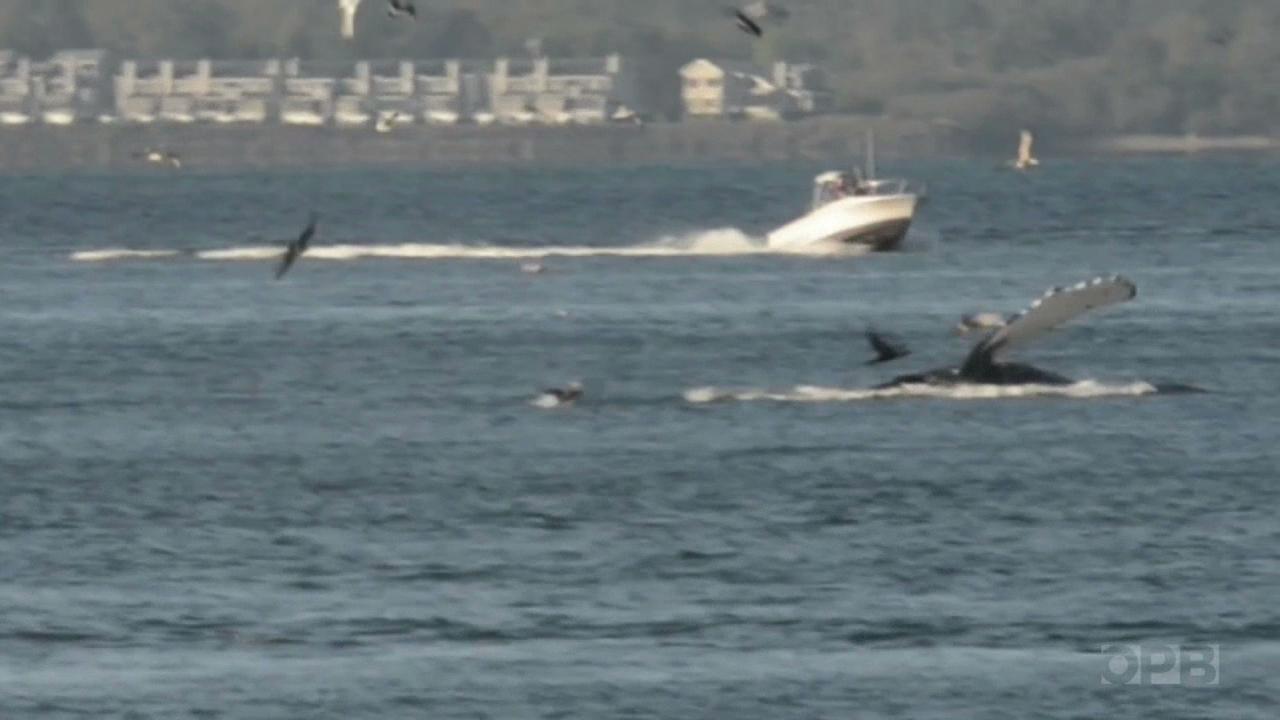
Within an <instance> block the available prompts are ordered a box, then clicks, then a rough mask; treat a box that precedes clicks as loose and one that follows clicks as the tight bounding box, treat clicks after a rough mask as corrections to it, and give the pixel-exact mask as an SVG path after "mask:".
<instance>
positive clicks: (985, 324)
mask: <svg viewBox="0 0 1280 720" xmlns="http://www.w3.org/2000/svg"><path fill="white" fill-rule="evenodd" d="M1006 324H1008V321H1007V320H1006V319H1005V316H1004V315H1002V314H1000V313H994V312H984V313H970V314H968V315H962V316H960V322H959V323H957V324H956V334H957V335H967V334H969V333H970V332H973V331H974V330H990V329H994V328H1002V327H1004V326H1005V325H1006Z"/></svg>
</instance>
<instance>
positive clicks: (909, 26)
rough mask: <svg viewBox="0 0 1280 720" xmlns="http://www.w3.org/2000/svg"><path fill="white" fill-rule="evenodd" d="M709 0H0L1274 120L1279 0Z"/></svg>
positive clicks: (895, 93)
mask: <svg viewBox="0 0 1280 720" xmlns="http://www.w3.org/2000/svg"><path fill="white" fill-rule="evenodd" d="M726 4H727V3H725V2H719V1H718V0H705V1H704V0H680V1H677V0H645V1H643V2H641V1H639V0H625V1H624V0H458V1H454V2H445V1H443V0H437V1H428V0H421V1H420V2H419V3H418V5H419V20H418V22H416V23H413V22H404V21H395V20H392V19H390V18H388V17H386V14H385V13H384V11H383V10H384V9H383V3H382V2H381V0H365V2H364V6H363V7H362V8H361V12H360V17H359V22H358V24H357V35H356V38H355V39H354V41H351V42H344V41H343V40H342V38H341V37H340V36H339V34H338V11H337V9H336V3H335V2H334V0H183V1H182V2H178V1H176V0H0V47H5V48H11V49H15V50H18V51H21V52H23V53H27V54H31V55H33V56H36V57H42V56H45V55H47V54H49V53H50V52H52V51H54V50H57V49H60V48H67V47H101V48H107V49H109V50H111V51H113V52H114V53H116V54H117V56H118V57H161V56H163V57H182V58H196V57H213V58H248V57H268V56H297V57H302V58H308V59H354V58H357V57H360V58H390V57H409V58H439V57H458V56H460V57H492V56H494V55H496V54H504V53H505V54H513V55H518V54H523V53H524V52H525V50H524V47H525V41H526V40H527V39H528V38H530V37H540V38H542V39H543V47H544V49H545V50H546V51H547V52H548V53H549V54H551V55H602V54H604V53H606V52H610V51H617V52H621V53H623V54H624V55H626V56H627V57H628V58H629V59H630V60H631V61H632V62H634V63H636V67H637V68H638V69H639V70H641V71H642V73H643V79H644V85H645V89H646V91H647V92H646V96H647V98H648V99H649V102H650V103H651V105H652V106H653V109H655V110H657V111H659V112H665V113H672V112H675V111H676V109H677V107H678V104H677V102H676V98H677V79H676V77H675V70H676V68H678V67H679V66H680V65H682V64H683V63H684V62H686V61H688V60H689V59H691V58H693V57H697V56H706V57H711V58H736V59H743V60H746V59H753V60H755V61H757V62H760V63H767V62H770V61H772V60H775V59H787V60H792V61H806V60H807V61H813V62H816V63H818V64H820V65H821V66H822V67H824V68H825V69H827V70H828V71H829V72H830V84H831V86H832V89H833V90H834V91H835V94H836V102H837V107H838V108H840V109H841V110H844V111H852V112H859V113H874V114H881V113H889V114H894V115H903V116H912V117H917V118H921V117H924V118H936V119H938V120H939V121H945V122H947V123H948V124H951V125H953V126H958V127H963V128H969V129H971V130H975V129H981V130H982V131H990V132H996V133H1002V134H1003V133H1007V130H1006V128H1008V127H1012V126H1018V125H1030V126H1034V127H1037V128H1039V129H1040V130H1042V131H1052V132H1056V133H1059V134H1098V133H1116V132H1165V133H1183V132H1198V133H1202V134H1216V133H1267V134H1274V133H1276V132H1278V131H1280V120H1277V117H1280V82H1278V81H1277V79H1278V78H1280V42H1276V40H1275V38H1276V37H1277V35H1280V2H1276V0H795V1H794V2H790V3H785V4H786V5H787V7H789V8H790V9H791V11H792V16H791V18H790V20H788V21H787V22H786V23H785V24H781V25H777V26H772V27H768V28H767V29H766V33H765V36H764V38H763V39H760V40H754V39H753V38H751V37H749V36H747V35H746V34H744V33H742V32H740V31H738V30H737V29H735V28H734V26H733V23H732V22H731V21H729V20H728V19H726V18H725V17H724V15H723V7H724V6H725V5H726Z"/></svg>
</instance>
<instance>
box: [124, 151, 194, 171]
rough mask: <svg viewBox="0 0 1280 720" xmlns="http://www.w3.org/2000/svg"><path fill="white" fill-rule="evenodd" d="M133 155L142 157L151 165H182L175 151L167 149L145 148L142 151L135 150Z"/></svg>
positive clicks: (176, 166)
mask: <svg viewBox="0 0 1280 720" xmlns="http://www.w3.org/2000/svg"><path fill="white" fill-rule="evenodd" d="M133 156H134V157H136V158H143V159H145V160H146V161H147V162H149V163H151V164H152V165H168V166H170V167H172V168H180V167H182V158H180V157H178V154H177V153H175V152H171V151H169V150H155V149H152V148H147V149H146V150H143V151H142V152H135V153H134V154H133Z"/></svg>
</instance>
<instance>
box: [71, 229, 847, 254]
mask: <svg viewBox="0 0 1280 720" xmlns="http://www.w3.org/2000/svg"><path fill="white" fill-rule="evenodd" d="M282 252H284V248H283V245H279V246H277V245H260V246H243V247H228V248H220V249H212V250H136V249H129V248H106V249H101V250H83V251H79V252H74V253H71V260H72V261H75V262H123V261H139V260H169V259H175V258H195V259H197V260H207V261H215V262H234V261H264V260H275V259H277V258H279V257H280V254H281V253H282ZM861 252H862V251H860V249H859V248H856V247H855V248H827V249H821V250H809V251H806V252H796V251H782V250H777V249H775V248H770V247H768V246H767V245H766V244H765V241H764V239H763V238H756V237H752V236H750V235H747V234H746V233H744V232H742V231H741V230H737V229H735V228H721V229H716V230H704V231H699V232H694V233H689V234H686V235H678V236H669V237H664V238H661V239H659V240H657V241H656V242H649V243H642V244H639V245H624V246H620V247H600V246H589V245H563V246H543V247H515V246H509V245H464V244H460V243H447V244H433V243H400V244H382V245H355V244H335V245H313V246H311V248H309V249H308V250H307V255H306V257H307V259H308V260H339V261H341V260H362V259H379V258H382V259H399V260H537V259H540V258H547V257H729V256H738V255H767V254H788V255H795V254H822V255H827V254H840V255H850V256H852V255H859V254H861Z"/></svg>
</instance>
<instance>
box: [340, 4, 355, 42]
mask: <svg viewBox="0 0 1280 720" xmlns="http://www.w3.org/2000/svg"><path fill="white" fill-rule="evenodd" d="M359 7H360V0H338V11H339V12H341V13H342V37H344V38H346V39H348V40H350V39H351V38H353V37H355V36H356V9H357V8H359Z"/></svg>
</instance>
